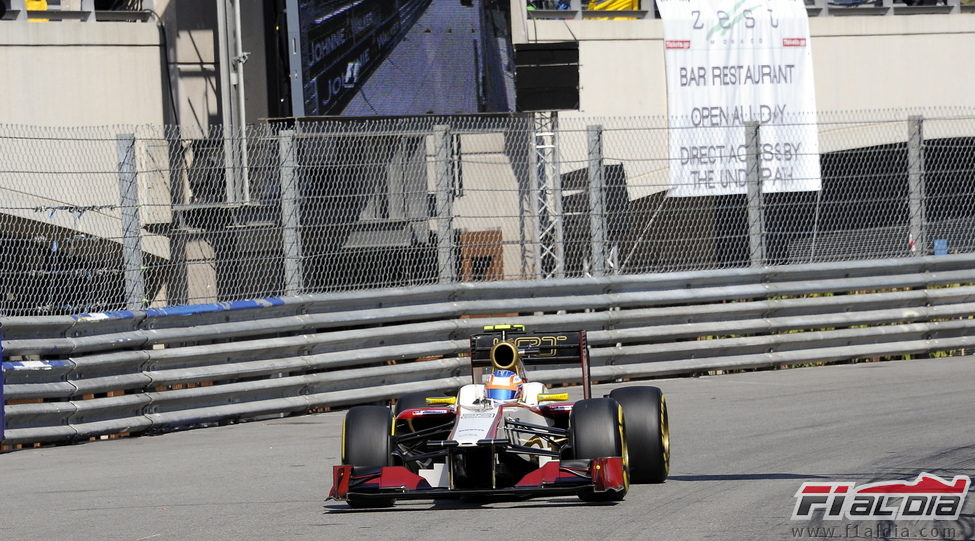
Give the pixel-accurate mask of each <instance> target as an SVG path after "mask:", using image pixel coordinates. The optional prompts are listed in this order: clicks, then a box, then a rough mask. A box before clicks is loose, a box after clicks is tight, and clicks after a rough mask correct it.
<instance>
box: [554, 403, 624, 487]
mask: <svg viewBox="0 0 975 541" xmlns="http://www.w3.org/2000/svg"><path fill="white" fill-rule="evenodd" d="M569 442H570V445H571V446H572V455H573V457H574V458H576V459H592V458H602V457H613V456H618V457H623V475H624V479H625V480H626V482H625V484H624V488H623V490H620V491H618V492H616V491H612V490H610V491H607V492H594V491H592V490H586V491H583V492H580V493H579V499H581V500H582V501H586V502H618V501H621V500H622V499H623V497H624V496H626V491H627V490H628V488H629V481H628V480H627V479H628V476H629V474H628V473H627V456H626V455H627V453H626V439H625V435H624V430H623V415H622V411H621V409H620V405H619V403H617V402H616V400H613V399H612V398H590V399H588V400H580V401H579V402H576V403H575V404H574V405H573V406H572V412H571V413H569Z"/></svg>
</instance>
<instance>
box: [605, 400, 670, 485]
mask: <svg viewBox="0 0 975 541" xmlns="http://www.w3.org/2000/svg"><path fill="white" fill-rule="evenodd" d="M609 397H610V398H612V399H614V400H616V401H617V402H619V403H620V405H621V406H623V423H624V425H625V426H624V428H625V434H626V448H627V452H628V454H629V466H630V481H631V482H633V483H663V482H664V481H665V480H666V479H667V475H669V474H670V426H669V420H668V417H667V400H666V399H665V398H664V393H663V392H662V391H661V390H660V389H659V388H657V387H650V386H642V387H622V388H619V389H614V390H612V391H611V392H610V393H609Z"/></svg>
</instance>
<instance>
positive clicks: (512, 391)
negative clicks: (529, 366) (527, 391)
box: [484, 370, 522, 403]
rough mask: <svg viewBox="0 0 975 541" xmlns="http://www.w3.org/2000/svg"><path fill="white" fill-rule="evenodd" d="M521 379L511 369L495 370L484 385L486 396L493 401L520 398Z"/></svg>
mask: <svg viewBox="0 0 975 541" xmlns="http://www.w3.org/2000/svg"><path fill="white" fill-rule="evenodd" d="M521 385H522V381H521V378H520V377H519V376H518V374H516V373H514V372H512V371H511V370H495V371H494V373H492V374H491V377H489V378H488V381H487V383H486V384H485V385H484V390H485V394H486V395H487V398H488V399H490V400H492V401H494V402H495V403H508V402H515V401H517V400H518V399H519V398H521Z"/></svg>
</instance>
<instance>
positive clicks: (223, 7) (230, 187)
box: [216, 0, 240, 203]
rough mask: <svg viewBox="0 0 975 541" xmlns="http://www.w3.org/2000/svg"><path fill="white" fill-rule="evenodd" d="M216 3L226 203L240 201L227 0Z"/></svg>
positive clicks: (219, 0) (218, 0) (217, 0)
mask: <svg viewBox="0 0 975 541" xmlns="http://www.w3.org/2000/svg"><path fill="white" fill-rule="evenodd" d="M216 2H217V48H218V55H219V56H218V58H217V63H218V67H219V69H220V116H221V123H222V124H223V163H224V173H225V178H224V181H225V182H226V198H227V202H228V203H232V202H236V201H239V200H240V189H239V186H238V182H237V170H236V169H235V168H234V162H235V157H236V154H237V152H236V151H235V150H234V137H235V133H234V105H233V100H232V99H231V97H232V96H231V93H232V88H233V85H232V84H231V82H230V63H231V61H230V43H229V36H228V34H229V31H228V30H227V0H216Z"/></svg>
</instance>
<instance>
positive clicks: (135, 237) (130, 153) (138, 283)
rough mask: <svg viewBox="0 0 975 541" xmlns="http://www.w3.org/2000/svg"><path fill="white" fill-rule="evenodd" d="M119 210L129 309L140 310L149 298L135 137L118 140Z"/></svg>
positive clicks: (129, 136)
mask: <svg viewBox="0 0 975 541" xmlns="http://www.w3.org/2000/svg"><path fill="white" fill-rule="evenodd" d="M116 141H117V149H118V172H119V196H120V201H119V207H120V214H121V219H122V267H123V269H124V271H125V307H126V310H141V309H142V308H143V302H144V300H145V297H146V286H145V282H144V279H143V276H142V236H141V234H140V233H141V231H142V225H141V224H140V223H139V183H138V177H137V176H136V169H135V135H134V134H131V133H127V134H119V135H118V136H117V138H116Z"/></svg>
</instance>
